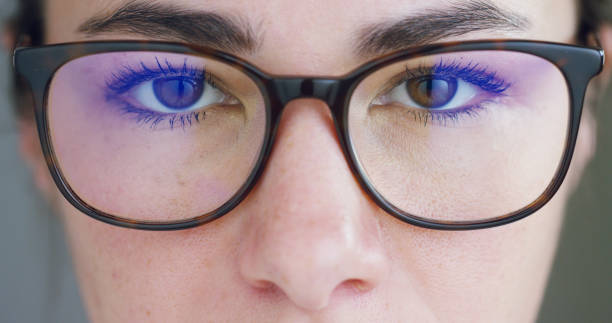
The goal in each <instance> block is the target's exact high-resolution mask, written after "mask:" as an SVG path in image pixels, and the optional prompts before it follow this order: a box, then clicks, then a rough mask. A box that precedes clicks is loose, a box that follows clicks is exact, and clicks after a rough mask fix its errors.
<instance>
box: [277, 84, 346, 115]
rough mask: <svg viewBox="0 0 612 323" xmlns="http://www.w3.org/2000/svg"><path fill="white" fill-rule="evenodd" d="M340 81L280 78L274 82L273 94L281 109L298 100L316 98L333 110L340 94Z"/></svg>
mask: <svg viewBox="0 0 612 323" xmlns="http://www.w3.org/2000/svg"><path fill="white" fill-rule="evenodd" d="M340 83H341V81H340V80H339V79H322V78H312V77H306V78H279V79H275V80H274V81H273V92H274V94H275V95H276V98H277V99H278V103H279V104H280V106H281V107H284V106H285V105H287V103H288V102H289V101H291V100H294V99H298V98H316V99H319V100H322V101H323V102H325V103H327V105H328V106H329V107H330V108H332V109H333V107H334V106H335V102H336V99H337V95H338V92H339V88H340Z"/></svg>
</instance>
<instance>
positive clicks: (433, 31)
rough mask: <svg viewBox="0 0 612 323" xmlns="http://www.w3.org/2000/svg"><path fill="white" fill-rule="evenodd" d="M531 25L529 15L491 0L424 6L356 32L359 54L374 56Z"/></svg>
mask: <svg viewBox="0 0 612 323" xmlns="http://www.w3.org/2000/svg"><path fill="white" fill-rule="evenodd" d="M529 26H530V22H529V20H528V19H527V18H526V17H524V16H522V15H520V14H518V13H516V12H512V11H507V10H503V9H501V8H499V7H497V6H496V5H495V4H493V3H492V2H491V1H489V0H474V1H470V2H468V3H454V4H452V5H451V6H449V7H447V8H435V9H433V8H432V9H425V10H424V11H422V12H419V13H416V14H413V15H411V16H408V17H405V18H403V19H401V20H399V21H393V22H384V23H377V24H372V25H368V26H365V27H364V28H362V29H361V30H360V31H359V32H358V35H357V39H358V41H357V53H358V54H359V55H361V56H371V55H376V54H383V53H386V52H390V51H394V50H399V49H404V48H408V47H411V46H418V45H423V44H428V43H433V42H435V41H438V40H441V39H444V38H448V37H453V36H461V35H464V34H467V33H470V32H475V31H484V30H495V31H505V32H520V31H525V30H527V29H528V28H529Z"/></svg>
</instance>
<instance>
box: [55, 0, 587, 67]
mask: <svg viewBox="0 0 612 323" xmlns="http://www.w3.org/2000/svg"><path fill="white" fill-rule="evenodd" d="M134 2H136V3H156V4H160V5H162V6H164V5H169V6H173V7H175V8H179V9H180V10H184V11H185V12H212V13H215V14H219V15H222V16H227V17H230V18H232V20H234V21H238V22H239V24H240V25H242V26H249V28H250V29H251V30H252V31H253V35H254V36H255V37H254V38H255V39H256V40H257V46H256V47H257V51H254V52H252V53H248V54H242V55H241V56H245V58H247V59H249V60H251V61H253V62H255V63H256V64H258V65H259V66H260V67H261V68H264V69H267V70H268V71H270V72H276V73H287V72H291V73H305V74H309V73H320V70H321V69H325V70H326V71H328V72H327V73H326V74H330V72H331V73H342V72H345V71H347V70H349V69H350V68H352V67H354V66H355V65H356V64H359V63H361V62H363V60H364V59H367V57H360V56H359V55H357V54H356V51H355V48H356V47H357V46H358V43H359V39H360V36H362V34H363V32H364V31H365V30H367V29H368V28H369V27H372V26H388V25H392V24H394V23H397V22H399V21H402V19H404V18H406V17H415V16H416V17H419V15H423V14H427V13H429V14H432V13H433V14H435V13H436V12H440V13H441V14H442V15H444V14H448V13H453V15H454V16H456V18H458V19H465V20H466V21H465V23H466V24H467V25H469V24H470V23H471V21H472V20H473V23H474V24H478V23H479V21H478V20H477V19H474V17H469V15H465V13H469V10H463V14H455V12H456V10H455V11H453V10H451V9H453V8H464V9H465V8H468V9H469V8H471V6H480V7H487V6H494V7H497V8H498V9H500V10H501V11H503V12H504V13H507V14H511V15H517V16H519V17H522V18H525V20H526V21H527V24H526V28H524V29H523V30H512V29H508V28H487V29H483V30H478V31H472V32H468V33H454V34H453V33H450V35H448V36H447V37H442V38H441V39H439V40H440V41H443V40H457V39H483V38H524V39H536V40H548V41H559V42H569V41H571V40H572V37H573V34H574V32H575V29H576V24H577V23H576V12H577V10H576V8H575V7H574V6H575V1H573V0H539V1H531V0H505V1H499V0H456V1H448V0H429V1H422V0H361V1H354V0H302V1H286V0H240V1H225V0H210V1H202V0H158V1H154V2H152V1H144V0H137V1H125V0H53V1H49V2H48V3H47V8H46V18H47V19H46V31H47V34H46V37H47V41H48V42H49V43H58V42H68V41H84V40H95V39H155V38H156V37H153V36H152V35H146V36H143V35H129V34H126V33H125V32H116V33H113V32H110V33H103V34H97V35H94V36H92V35H85V34H83V33H81V32H79V31H78V29H79V26H82V24H83V23H84V22H86V21H87V20H88V19H90V18H92V17H100V16H110V15H112V14H113V13H114V12H116V10H117V9H119V8H121V7H122V6H124V5H125V4H126V3H134ZM67 13H69V14H67ZM420 21H421V20H418V19H417V20H412V22H419V23H420ZM411 25H414V24H409V25H407V27H410V26H411ZM411 32H412V33H414V34H415V36H418V35H417V34H419V29H418V27H417V28H414V30H411ZM159 38H162V39H163V38H165V37H164V35H162V34H160V36H159ZM279 63H283V64H279Z"/></svg>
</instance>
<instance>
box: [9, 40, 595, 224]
mask: <svg viewBox="0 0 612 323" xmlns="http://www.w3.org/2000/svg"><path fill="white" fill-rule="evenodd" d="M476 50H478V51H482V50H488V51H490V50H504V51H514V52H522V53H527V54H531V55H535V56H538V57H541V58H543V59H546V60H548V61H549V62H551V63H553V64H554V65H555V66H556V67H557V68H558V69H559V70H560V71H561V72H562V74H563V76H564V78H565V81H566V83H567V87H568V91H569V97H570V107H569V108H570V114H569V127H568V134H567V140H566V146H565V151H564V154H563V157H562V159H561V163H560V164H559V167H558V169H557V172H556V174H555V176H554V178H553V180H552V181H551V182H550V184H549V185H548V187H547V188H546V189H545V191H544V192H543V193H542V194H541V195H540V196H539V197H538V198H537V199H535V200H534V201H533V202H532V203H530V204H528V205H527V206H525V207H523V208H522V209H519V210H517V211H515V212H512V213H509V214H506V215H502V216H498V217H494V218H489V219H486V220H482V221H460V222H458V221H434V220H430V219H425V218H422V217H418V216H415V215H411V214H409V213H407V212H404V211H402V210H400V209H398V208H397V207H395V206H394V205H392V204H391V203H390V202H389V201H387V200H386V199H385V198H384V197H383V196H382V195H381V194H380V193H378V192H377V190H376V189H375V187H374V186H373V185H372V184H371V183H370V182H369V181H368V178H367V176H366V175H365V171H364V170H363V169H362V168H361V166H360V165H359V161H358V158H357V155H356V153H355V150H354V149H353V146H352V143H351V137H350V135H349V131H348V111H349V101H350V98H351V95H352V93H353V91H354V90H355V88H356V87H357V85H358V84H359V83H360V82H361V81H362V80H363V79H364V78H365V77H367V76H368V75H370V74H371V73H374V72H376V71H378V70H379V69H381V68H384V67H385V66H388V65H390V64H393V63H397V62H399V61H402V60H406V59H408V58H415V57H420V56H425V55H431V54H442V53H451V52H468V51H476ZM118 51H126V52H127V51H130V52H134V51H148V52H150V51H155V52H168V53H176V54H189V55H195V56H204V57H209V58H213V59H216V60H219V61H221V62H223V63H225V64H228V65H230V66H232V67H234V68H237V69H238V70H240V71H242V72H244V73H245V74H246V75H247V76H248V77H250V78H251V79H252V80H253V82H254V83H255V84H256V85H257V86H258V88H259V89H260V91H261V94H262V96H263V98H264V101H265V106H266V129H265V137H264V142H263V145H262V149H261V152H260V154H259V156H258V158H257V162H256V164H255V167H254V168H253V170H252V171H251V174H250V175H249V177H248V178H247V180H246V182H245V183H244V184H243V185H242V187H241V188H240V189H239V190H238V191H237V192H236V193H235V194H234V195H233V196H232V197H231V199H230V200H229V201H227V202H226V203H224V204H223V205H222V206H220V207H219V208H217V209H216V210H214V211H211V212H209V213H207V214H203V215H200V216H197V217H194V218H190V219H186V220H180V221H174V222H153V221H146V222H145V221H135V220H131V219H125V218H121V217H118V216H114V215H111V214H108V213H105V212H102V211H100V210H98V209H96V208H94V207H92V206H91V205H88V204H87V203H86V202H85V201H83V200H82V199H81V198H80V197H79V196H78V195H77V194H76V193H75V192H74V191H73V190H72V188H71V187H70V185H69V184H68V182H67V181H66V180H65V178H64V176H63V175H62V173H61V170H60V168H59V165H58V162H57V159H56V156H55V154H54V151H53V145H52V142H51V137H50V132H49V128H48V121H47V98H48V97H47V96H48V89H49V85H50V83H51V80H52V79H53V77H54V74H55V73H56V72H57V70H59V68H61V67H62V66H63V65H64V64H66V63H68V62H70V61H72V60H74V59H77V58H80V57H84V56H88V55H93V54H101V53H109V52H118ZM603 64H604V52H603V50H602V49H601V48H590V47H583V46H575V45H568V44H561V43H552V42H543V41H531V40H478V41H464V42H447V43H439V44H432V45H425V46H419V47H414V48H409V49H405V50H401V51H397V52H393V53H390V54H387V55H384V56H381V57H378V58H376V59H373V60H371V61H369V62H367V63H365V64H363V65H361V66H360V67H358V68H356V69H355V70H353V71H351V72H349V73H347V74H345V75H344V76H340V77H320V76H316V77H292V76H279V75H271V74H267V73H265V72H263V71H261V70H259V69H258V68H257V67H255V66H254V65H253V64H251V63H249V62H247V61H245V60H243V59H241V58H239V57H237V56H234V55H231V54H228V53H225V52H223V51H220V50H217V49H213V48H207V47H200V46H197V45H192V44H182V43H168V42H155V41H93V42H74V43H63V44H55V45H46V46H38V47H20V48H17V49H15V51H14V55H13V65H14V67H15V70H16V72H17V73H18V74H19V75H21V76H22V77H24V78H25V79H26V80H27V82H28V84H29V85H30V87H31V90H32V93H33V97H34V103H35V106H34V110H35V111H34V112H35V113H34V115H35V119H36V123H37V128H38V133H39V138H40V142H41V146H42V151H43V154H44V157H45V160H46V163H47V166H48V168H49V171H50V173H51V176H52V178H53V180H54V182H55V184H56V185H57V187H58V189H59V190H60V192H61V193H62V195H63V196H64V197H65V198H66V200H68V202H70V203H71V204H72V205H73V206H74V207H75V208H77V209H78V210H79V211H81V212H83V213H85V214H86V215H88V216H91V217H92V218H95V219H97V220H100V221H103V222H106V223H109V224H113V225H117V226H121V227H127V228H134V229H143V230H178V229H186V228H191V227H194V226H198V225H201V224H204V223H207V222H210V221H212V220H214V219H217V218H219V217H221V216H222V215H224V214H226V213H228V212H229V211H231V210H232V209H233V208H234V207H236V206H237V205H238V204H239V203H240V202H241V201H242V200H243V199H244V198H245V197H246V196H247V195H248V193H249V192H250V191H251V189H252V188H253V187H254V185H255V183H256V182H257V180H258V179H259V177H260V176H261V174H262V173H263V170H264V168H265V165H266V161H267V159H268V158H269V155H270V152H271V150H272V146H273V143H274V139H275V134H276V129H277V126H278V123H279V120H280V117H281V115H282V112H283V109H284V107H285V106H286V104H287V103H288V102H289V101H291V100H294V99H298V98H316V99H319V100H322V101H324V102H325V103H326V104H327V106H328V107H329V108H330V110H331V114H332V117H333V120H334V125H335V128H336V133H337V136H338V138H339V141H340V144H341V146H342V150H343V153H344V155H345V157H346V160H347V162H348V164H349V167H350V169H351V171H352V172H353V174H354V175H355V178H356V179H357V181H358V182H359V184H360V185H361V187H362V188H363V189H364V191H365V192H366V193H367V194H368V195H369V196H370V198H372V200H373V201H374V202H376V204H377V205H378V206H379V207H380V208H382V209H383V210H385V211H386V212H387V213H389V214H391V215H393V216H394V217H396V218H398V219H400V220H402V221H404V222H407V223H409V224H413V225H417V226H420V227H424V228H430V229H438V230H472V229H483V228H490V227H495V226H499V225H503V224H507V223H511V222H514V221H517V220H519V219H522V218H524V217H526V216H528V215H530V214H532V213H534V212H535V211H537V210H538V209H540V208H541V207H542V206H544V205H545V204H546V203H547V202H548V201H549V200H550V199H551V198H552V197H553V195H554V194H555V193H556V192H557V190H558V189H559V187H560V186H561V183H562V182H563V180H564V178H565V176H566V174H567V171H568V169H569V165H570V161H571V158H572V155H573V152H574V148H575V145H576V140H577V137H578V128H579V124H580V117H581V113H582V107H583V101H584V96H585V92H586V88H587V85H588V82H589V81H590V79H591V78H592V77H593V76H595V75H597V74H598V73H599V72H600V71H601V70H602V68H603Z"/></svg>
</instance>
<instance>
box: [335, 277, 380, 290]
mask: <svg viewBox="0 0 612 323" xmlns="http://www.w3.org/2000/svg"><path fill="white" fill-rule="evenodd" d="M373 288H374V285H373V284H370V283H368V282H367V281H365V280H362V279H347V280H345V281H344V282H342V283H341V284H340V285H339V286H338V287H337V288H336V290H342V289H343V290H345V291H346V292H349V293H351V294H364V293H367V292H369V291H370V290H372V289H373Z"/></svg>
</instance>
